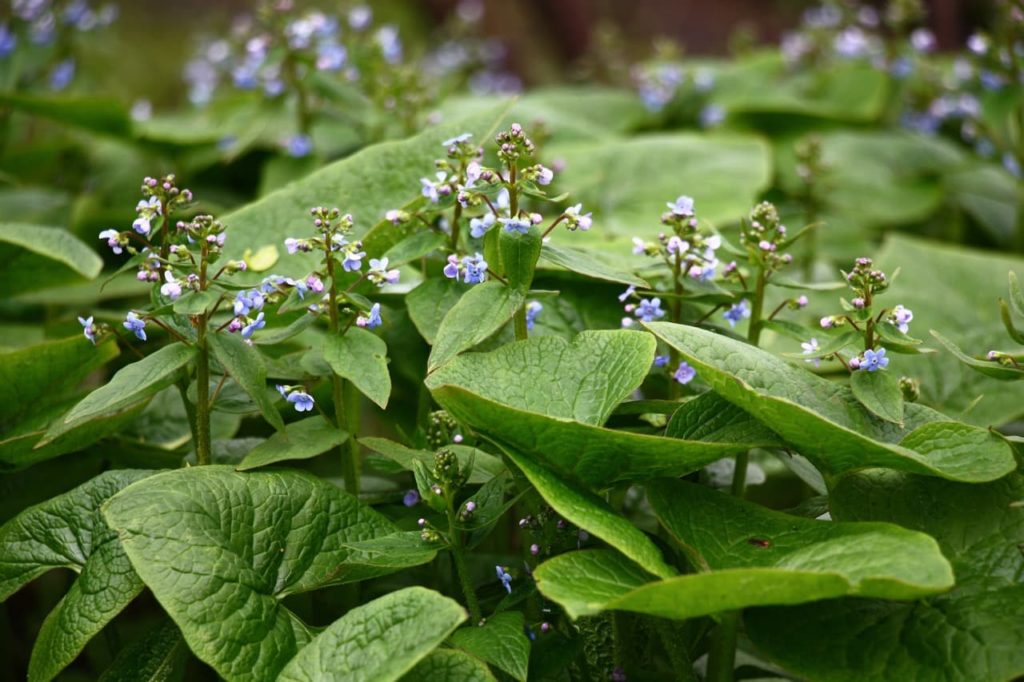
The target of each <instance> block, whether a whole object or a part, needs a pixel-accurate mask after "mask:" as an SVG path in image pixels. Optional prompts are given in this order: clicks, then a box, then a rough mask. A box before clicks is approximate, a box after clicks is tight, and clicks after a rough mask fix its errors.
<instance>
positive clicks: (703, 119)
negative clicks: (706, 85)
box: [700, 104, 725, 128]
mask: <svg viewBox="0 0 1024 682" xmlns="http://www.w3.org/2000/svg"><path fill="white" fill-rule="evenodd" d="M724 120H725V109H723V108H722V107H720V106H718V105H717V104H709V105H707V106H706V107H704V108H703V109H701V110H700V125H701V127H702V128H714V127H715V126H716V125H718V124H719V123H721V122H722V121H724Z"/></svg>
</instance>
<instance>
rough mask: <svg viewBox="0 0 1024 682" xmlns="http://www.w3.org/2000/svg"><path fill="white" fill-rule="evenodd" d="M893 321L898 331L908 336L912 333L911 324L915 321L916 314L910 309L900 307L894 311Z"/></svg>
mask: <svg viewBox="0 0 1024 682" xmlns="http://www.w3.org/2000/svg"><path fill="white" fill-rule="evenodd" d="M891 319H892V323H893V324H895V325H896V328H897V329H899V330H900V331H901V332H903V333H904V334H907V333H908V332H910V322H911V320H913V319H914V313H913V312H912V311H911V310H910V309H908V308H904V307H903V306H902V305H898V306H896V307H895V308H893V309H892V315H891Z"/></svg>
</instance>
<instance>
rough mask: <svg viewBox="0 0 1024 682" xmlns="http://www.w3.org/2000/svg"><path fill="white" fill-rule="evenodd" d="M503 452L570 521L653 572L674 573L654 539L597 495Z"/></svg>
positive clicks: (525, 460) (668, 576)
mask: <svg viewBox="0 0 1024 682" xmlns="http://www.w3.org/2000/svg"><path fill="white" fill-rule="evenodd" d="M506 454H508V456H509V458H510V459H511V460H512V461H513V462H515V465H516V466H517V467H519V470H520V471H522V472H523V474H525V475H526V478H527V479H529V481H530V483H531V484H533V487H534V488H536V489H537V492H538V493H540V495H541V497H543V498H544V500H545V501H546V502H547V503H548V504H550V505H551V508H552V509H554V510H555V511H556V512H558V513H559V515H561V516H562V517H563V518H565V519H567V520H568V521H569V522H570V523H573V524H575V525H577V526H579V527H580V528H583V529H584V530H586V531H588V532H589V533H590V534H592V535H594V536H595V537H598V538H600V539H602V540H604V541H605V542H607V543H608V544H609V545H611V546H612V547H614V548H615V549H617V550H619V551H620V552H622V553H623V554H624V555H626V556H627V557H629V558H630V559H632V560H633V561H635V562H636V563H637V565H639V566H640V567H642V568H643V569H644V570H646V571H648V572H650V573H651V574H653V575H656V576H659V577H661V578H670V577H672V576H674V575H675V574H676V571H675V570H674V569H673V568H672V567H671V566H669V565H668V564H666V563H665V559H664V558H663V557H662V556H661V552H660V551H659V550H658V548H657V547H656V546H655V545H654V542H652V541H651V539H650V538H648V537H647V536H646V535H645V534H644V533H643V531H641V530H640V529H639V528H637V527H636V526H634V525H633V524H632V523H630V522H629V521H628V520H627V519H625V518H624V517H622V516H620V515H619V514H617V513H615V512H614V511H613V510H612V509H611V507H609V506H608V505H607V504H606V503H605V502H604V501H603V500H601V499H600V498H599V497H597V496H596V495H594V494H593V493H591V492H589V491H587V490H584V489H581V488H579V487H576V486H573V485H570V484H568V483H566V482H565V481H563V480H561V479H560V478H559V477H558V476H557V475H556V474H554V473H552V472H551V471H549V470H547V469H545V468H544V467H542V466H540V465H539V464H537V463H535V462H534V461H532V460H531V459H529V458H528V457H523V456H522V455H520V454H518V453H516V452H512V451H507V453H506Z"/></svg>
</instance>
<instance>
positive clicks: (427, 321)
mask: <svg viewBox="0 0 1024 682" xmlns="http://www.w3.org/2000/svg"><path fill="white" fill-rule="evenodd" d="M466 290H467V288H466V285H464V284H459V283H458V282H455V281H454V280H450V279H448V278H445V277H431V278H429V279H426V280H424V281H423V282H422V283H421V284H420V285H419V286H417V287H416V288H415V289H413V290H412V291H410V292H409V293H408V295H406V297H405V305H406V307H407V308H408V310H409V318H410V319H411V320H412V323H413V324H414V325H416V329H417V330H418V331H419V333H420V335H421V336H422V337H423V339H424V340H425V341H426V342H427V343H428V344H430V345H434V340H435V339H436V338H437V330H438V329H440V327H441V322H442V321H443V320H444V318H445V315H447V314H448V311H449V310H451V309H452V308H453V307H455V304H456V303H458V302H459V299H460V298H462V294H463V293H465V292H466Z"/></svg>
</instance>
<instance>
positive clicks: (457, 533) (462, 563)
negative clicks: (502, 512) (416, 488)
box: [444, 489, 481, 625]
mask: <svg viewBox="0 0 1024 682" xmlns="http://www.w3.org/2000/svg"><path fill="white" fill-rule="evenodd" d="M454 494H455V491H454V490H450V489H445V491H444V498H445V501H446V503H447V505H448V544H449V546H450V547H451V550H452V561H453V563H454V564H455V572H456V573H457V574H458V578H459V584H461V585H462V593H463V594H464V595H465V596H466V607H467V608H468V609H469V619H470V620H471V621H472V623H473V625H476V624H477V623H479V622H480V616H481V614H480V602H479V601H478V600H477V598H476V591H475V590H474V589H473V582H472V580H470V578H469V569H468V568H467V567H466V557H465V551H466V550H465V546H464V545H463V544H462V531H461V530H460V529H459V527H458V519H457V517H456V514H455V505H454V504H453V502H452V498H453V497H454Z"/></svg>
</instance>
